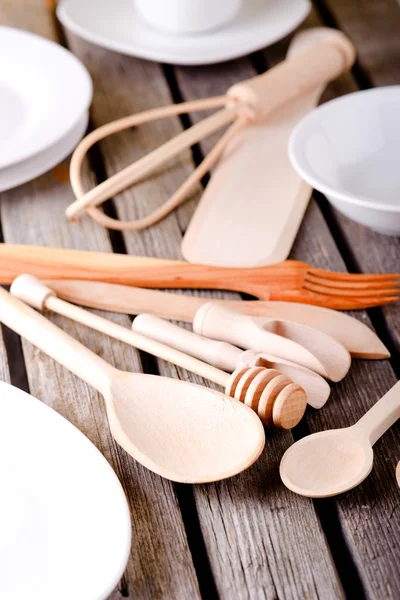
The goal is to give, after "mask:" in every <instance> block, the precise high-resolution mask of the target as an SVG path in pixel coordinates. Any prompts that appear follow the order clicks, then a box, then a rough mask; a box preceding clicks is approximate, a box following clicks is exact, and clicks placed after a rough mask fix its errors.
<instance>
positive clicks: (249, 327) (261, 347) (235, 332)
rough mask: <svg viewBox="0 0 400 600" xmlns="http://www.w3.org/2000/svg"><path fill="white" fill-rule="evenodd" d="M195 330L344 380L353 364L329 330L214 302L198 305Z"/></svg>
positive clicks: (327, 376) (347, 353)
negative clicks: (242, 310)
mask: <svg viewBox="0 0 400 600" xmlns="http://www.w3.org/2000/svg"><path fill="white" fill-rule="evenodd" d="M193 330H194V331H195V332H196V333H198V334H199V335H202V336H204V337H208V338H211V339H213V340H220V341H222V342H229V343H230V344H234V345H235V346H239V347H240V348H246V349H248V350H255V351H258V352H261V351H263V352H268V353H271V354H274V355H276V356H279V357H281V358H284V359H285V360H289V361H291V362H294V363H296V364H299V365H302V366H303V367H306V368H307V369H311V370H312V371H315V372H316V373H319V374H320V375H322V376H323V377H326V378H327V379H331V380H332V381H340V380H341V379H343V377H344V376H345V375H346V374H347V372H348V370H349V368H350V364H351V357H350V354H349V352H348V351H347V350H346V348H345V347H344V346H342V344H340V342H337V341H336V340H335V339H334V338H333V337H331V336H329V335H327V334H326V333H322V332H321V331H318V330H317V329H313V328H312V327H307V326H305V325H298V324H297V323H292V322H290V321H283V320H278V319H276V320H272V319H265V318H262V317H248V316H246V315H242V314H240V313H237V312H235V311H233V310H229V309H227V308H225V307H223V306H218V305H217V304H214V303H213V302H209V303H207V304H203V306H202V307H201V308H199V310H198V311H197V313H196V316H195V318H194V321H193Z"/></svg>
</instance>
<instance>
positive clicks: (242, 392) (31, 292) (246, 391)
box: [11, 275, 307, 483]
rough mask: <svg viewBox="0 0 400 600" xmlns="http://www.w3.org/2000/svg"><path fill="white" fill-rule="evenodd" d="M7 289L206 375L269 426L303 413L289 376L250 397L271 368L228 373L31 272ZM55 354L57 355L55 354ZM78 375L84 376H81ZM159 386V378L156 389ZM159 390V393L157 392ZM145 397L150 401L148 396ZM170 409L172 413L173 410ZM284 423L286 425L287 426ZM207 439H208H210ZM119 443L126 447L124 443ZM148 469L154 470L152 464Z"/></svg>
mask: <svg viewBox="0 0 400 600" xmlns="http://www.w3.org/2000/svg"><path fill="white" fill-rule="evenodd" d="M11 293H12V294H13V295H14V296H16V297H17V298H19V299H20V300H23V301H24V302H26V303H27V304H29V305H31V306H33V307H35V308H38V309H40V310H43V309H44V308H47V309H49V310H52V311H54V312H57V313H58V314H61V315H63V316H65V317H68V318H70V319H73V320H75V321H78V322H79V323H82V324H84V325H87V326H88V327H91V328H93V329H96V330H97V331H100V332H101V333H105V334H107V335H109V336H111V337H113V338H115V339H117V340H120V341H122V342H125V343H127V344H130V345H131V346H134V347H135V348H138V349H140V350H144V351H145V352H148V353H150V354H153V355H155V356H158V357H159V358H162V359H164V360H168V361H170V362H173V363H174V364H176V365H179V366H180V367H183V368H186V369H188V370H189V371H192V372H193V373H196V374H197V375H200V376H202V377H205V378H206V379H210V380H211V381H213V382H214V383H217V384H218V385H221V386H222V387H223V388H225V393H226V394H227V395H229V396H232V398H235V399H236V400H239V401H240V402H242V403H244V404H246V405H248V406H250V405H251V407H252V408H253V410H254V411H255V412H256V413H257V414H258V415H259V416H260V418H261V420H262V421H263V423H264V424H265V425H267V426H268V427H272V426H273V425H274V424H275V423H276V426H277V427H280V428H282V429H291V428H292V427H294V426H295V425H297V424H298V423H299V421H300V420H301V418H302V417H303V415H304V411H305V409H306V404H307V397H306V394H305V392H304V390H303V389H302V388H301V386H299V385H298V384H296V385H295V386H293V382H292V380H290V379H289V378H287V377H286V378H285V380H284V385H283V386H282V388H280V389H279V390H278V389H277V388H276V387H273V388H272V389H271V386H267V385H266V386H265V389H264V388H263V387H259V388H258V391H259V394H258V396H257V398H253V396H252V391H251V389H250V388H249V386H248V382H249V381H250V380H251V379H252V378H253V377H254V376H255V375H257V374H258V373H259V372H260V371H268V372H272V370H271V369H266V368H265V367H261V368H260V367H258V368H255V367H251V366H246V367H245V368H239V369H235V370H233V373H232V374H231V375H229V374H228V373H226V372H225V371H222V370H221V369H217V368H215V367H213V366H211V365H209V364H207V363H205V362H202V361H200V360H197V359H196V358H193V356H190V355H188V354H185V353H183V352H180V351H179V350H175V349H174V348H171V347H170V346H167V345H165V344H162V343H159V342H157V341H154V340H153V339H151V338H147V337H145V336H143V335H141V334H140V333H137V332H136V331H131V330H130V329H126V328H124V327H121V326H119V325H117V324H116V323H113V322H112V321H108V320H107V319H104V318H102V317H99V316H97V315H93V314H91V313H89V312H88V311H86V310H84V309H82V308H79V307H77V306H74V305H72V304H69V303H67V302H65V301H64V300H60V299H59V298H57V296H56V295H55V293H54V292H53V291H52V290H51V289H50V288H49V287H47V286H45V285H44V284H43V283H42V282H41V281H39V280H38V279H37V278H36V277H33V276H32V275H21V276H19V277H17V279H15V281H14V282H13V284H12V286H11ZM42 322H43V321H42ZM18 332H20V329H18ZM90 354H92V353H90ZM57 356H58V357H59V355H57ZM61 356H62V355H61ZM57 360H59V362H61V363H62V360H60V359H59V358H58V359H57ZM63 364H65V363H63ZM71 370H72V369H71ZM74 372H75V371H74ZM274 373H275V371H274ZM279 376H281V373H279V372H277V379H279ZM82 378H83V379H84V377H82ZM142 379H143V378H142ZM94 381H95V380H94ZM107 381H108V378H107ZM280 381H281V379H280ZM271 383H272V384H273V383H274V381H271ZM91 384H92V385H93V386H94V387H96V386H95V385H94V384H93V381H91ZM161 387H162V386H161V380H160V389H161ZM143 388H144V391H145V382H144V384H143ZM96 389H97V388H96ZM103 389H104V388H103V387H101V388H100V390H99V391H103ZM159 393H160V394H161V392H159ZM189 393H190V390H188V391H187V394H189ZM178 394H179V388H178V389H177V395H178ZM182 394H183V392H182ZM103 395H104V394H103ZM179 395H180V394H179ZM147 396H149V394H147ZM260 396H261V399H264V401H268V403H269V405H270V406H271V419H269V418H268V419H265V418H264V415H263V414H260V411H259V410H258V400H259V399H260ZM147 401H148V402H149V403H150V404H151V402H150V400H147ZM260 401H261V400H260ZM275 403H277V404H278V409H275V413H274V414H275V415H276V419H275V417H274V418H272V409H273V407H274V405H275ZM170 412H171V413H173V411H170ZM171 418H172V419H173V414H172V415H171ZM210 418H212V415H210ZM176 420H177V422H178V423H180V422H181V421H182V419H181V418H180V417H179V416H178V415H176ZM288 425H290V427H289V426H288ZM228 427H229V425H228ZM124 429H125V428H124ZM117 434H118V431H117ZM222 434H223V432H222V431H221V432H220V435H222ZM159 435H160V434H157V436H156V437H157V439H158V437H159ZM191 435H192V437H193V436H195V433H194V432H192V433H191ZM114 437H116V439H117V440H118V439H119V438H118V435H117V436H116V435H115V433H114ZM209 442H210V443H211V441H210V440H209ZM166 443H167V442H166ZM123 447H124V448H125V449H126V445H125V446H123ZM132 452H133V454H132V455H133V456H134V457H135V458H136V454H135V450H134V449H133V450H132ZM140 462H142V463H143V464H145V465H146V466H148V462H146V461H145V460H144V459H142V460H141V461H140ZM152 470H155V468H153V469H152ZM155 472H157V473H158V474H161V475H163V476H165V477H167V479H174V477H169V476H168V475H166V474H163V472H162V471H160V470H155ZM174 480H176V479H174ZM178 481H179V479H178ZM185 481H186V482H187V481H189V479H186V480H185ZM194 482H195V480H193V481H192V483H194Z"/></svg>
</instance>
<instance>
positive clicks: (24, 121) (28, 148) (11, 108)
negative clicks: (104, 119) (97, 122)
mask: <svg viewBox="0 0 400 600" xmlns="http://www.w3.org/2000/svg"><path fill="white" fill-rule="evenodd" d="M0 55H1V56H3V60H1V62H0V168H4V167H8V166H10V165H13V164H15V163H17V162H19V161H22V160H25V159H27V158H29V157H32V156H34V155H35V154H37V153H38V152H41V151H43V150H45V149H46V148H49V146H51V145H53V144H55V143H56V142H57V141H58V140H60V139H61V138H62V137H64V136H65V135H66V134H67V133H68V132H69V131H71V129H72V128H73V127H74V126H75V125H76V123H77V121H78V120H79V119H80V117H81V116H82V114H83V113H84V112H85V111H86V110H87V109H88V108H89V104H90V101H91V98H92V82H91V79H90V76H89V74H88V72H87V70H86V69H85V67H84V66H83V65H82V63H81V62H80V61H79V60H78V59H77V58H75V56H74V55H73V54H71V52H68V51H67V50H65V49H64V48H62V47H61V46H59V45H58V44H55V43H53V42H50V41H48V40H45V39H44V38H41V37H39V36H37V35H33V34H32V33H27V32H25V31H20V30H18V29H11V28H9V27H0Z"/></svg>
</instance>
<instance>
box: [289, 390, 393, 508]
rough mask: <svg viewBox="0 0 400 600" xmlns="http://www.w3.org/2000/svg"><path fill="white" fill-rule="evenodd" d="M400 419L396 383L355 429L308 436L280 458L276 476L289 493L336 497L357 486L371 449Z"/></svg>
mask: <svg viewBox="0 0 400 600" xmlns="http://www.w3.org/2000/svg"><path fill="white" fill-rule="evenodd" d="M397 419H400V382H398V383H396V385H395V386H394V387H392V389H391V390H390V391H389V392H388V393H387V394H385V396H383V398H381V399H380V400H379V402H377V403H376V404H375V405H374V406H373V407H372V408H371V409H370V410H369V411H368V412H367V413H366V414H365V415H364V416H363V417H362V418H361V419H360V420H359V421H358V422H357V423H356V424H355V425H352V426H351V427H345V428H344V429H330V430H327V431H321V432H320V433H314V434H313V435H309V436H307V437H305V438H303V439H301V440H299V441H298V442H296V443H295V444H293V446H291V447H290V448H289V449H288V450H286V452H285V454H284V455H283V458H282V461H281V465H280V474H281V478H282V481H283V483H284V484H285V485H286V487H288V488H289V489H290V490H292V491H293V492H296V493H297V494H300V495H302V496H308V497H310V498H327V497H329V496H336V495H337V494H341V493H342V492H346V491H347V490H351V489H352V488H354V487H356V486H357V485H359V484H360V483H361V482H362V481H364V479H365V478H366V477H367V476H368V475H369V473H370V472H371V470H372V466H373V458H374V455H373V451H372V446H373V445H374V444H375V442H376V441H377V440H379V438H380V437H381V436H382V435H383V434H384V433H385V432H386V431H387V430H388V429H389V428H390V427H391V426H392V425H393V423H395V422H396V421H397Z"/></svg>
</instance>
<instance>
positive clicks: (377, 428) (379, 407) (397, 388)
mask: <svg viewBox="0 0 400 600" xmlns="http://www.w3.org/2000/svg"><path fill="white" fill-rule="evenodd" d="M397 419H400V381H398V382H397V383H396V385H394V386H393V387H392V388H391V389H390V390H389V391H388V392H387V393H386V394H385V395H384V396H383V397H382V398H381V399H380V400H378V402H377V403H376V404H374V406H373V407H372V408H370V409H369V411H368V412H367V413H366V414H365V415H364V416H363V417H361V419H360V420H359V421H358V422H357V423H356V424H355V425H353V427H354V428H355V429H357V430H358V431H359V432H360V434H361V435H363V436H364V437H367V439H368V440H369V442H370V444H371V446H373V445H374V444H375V442H376V441H378V440H379V438H380V437H381V436H382V435H383V434H384V433H385V431H387V430H388V429H389V428H390V427H391V426H392V425H393V424H394V423H395V422H396V421H397Z"/></svg>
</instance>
